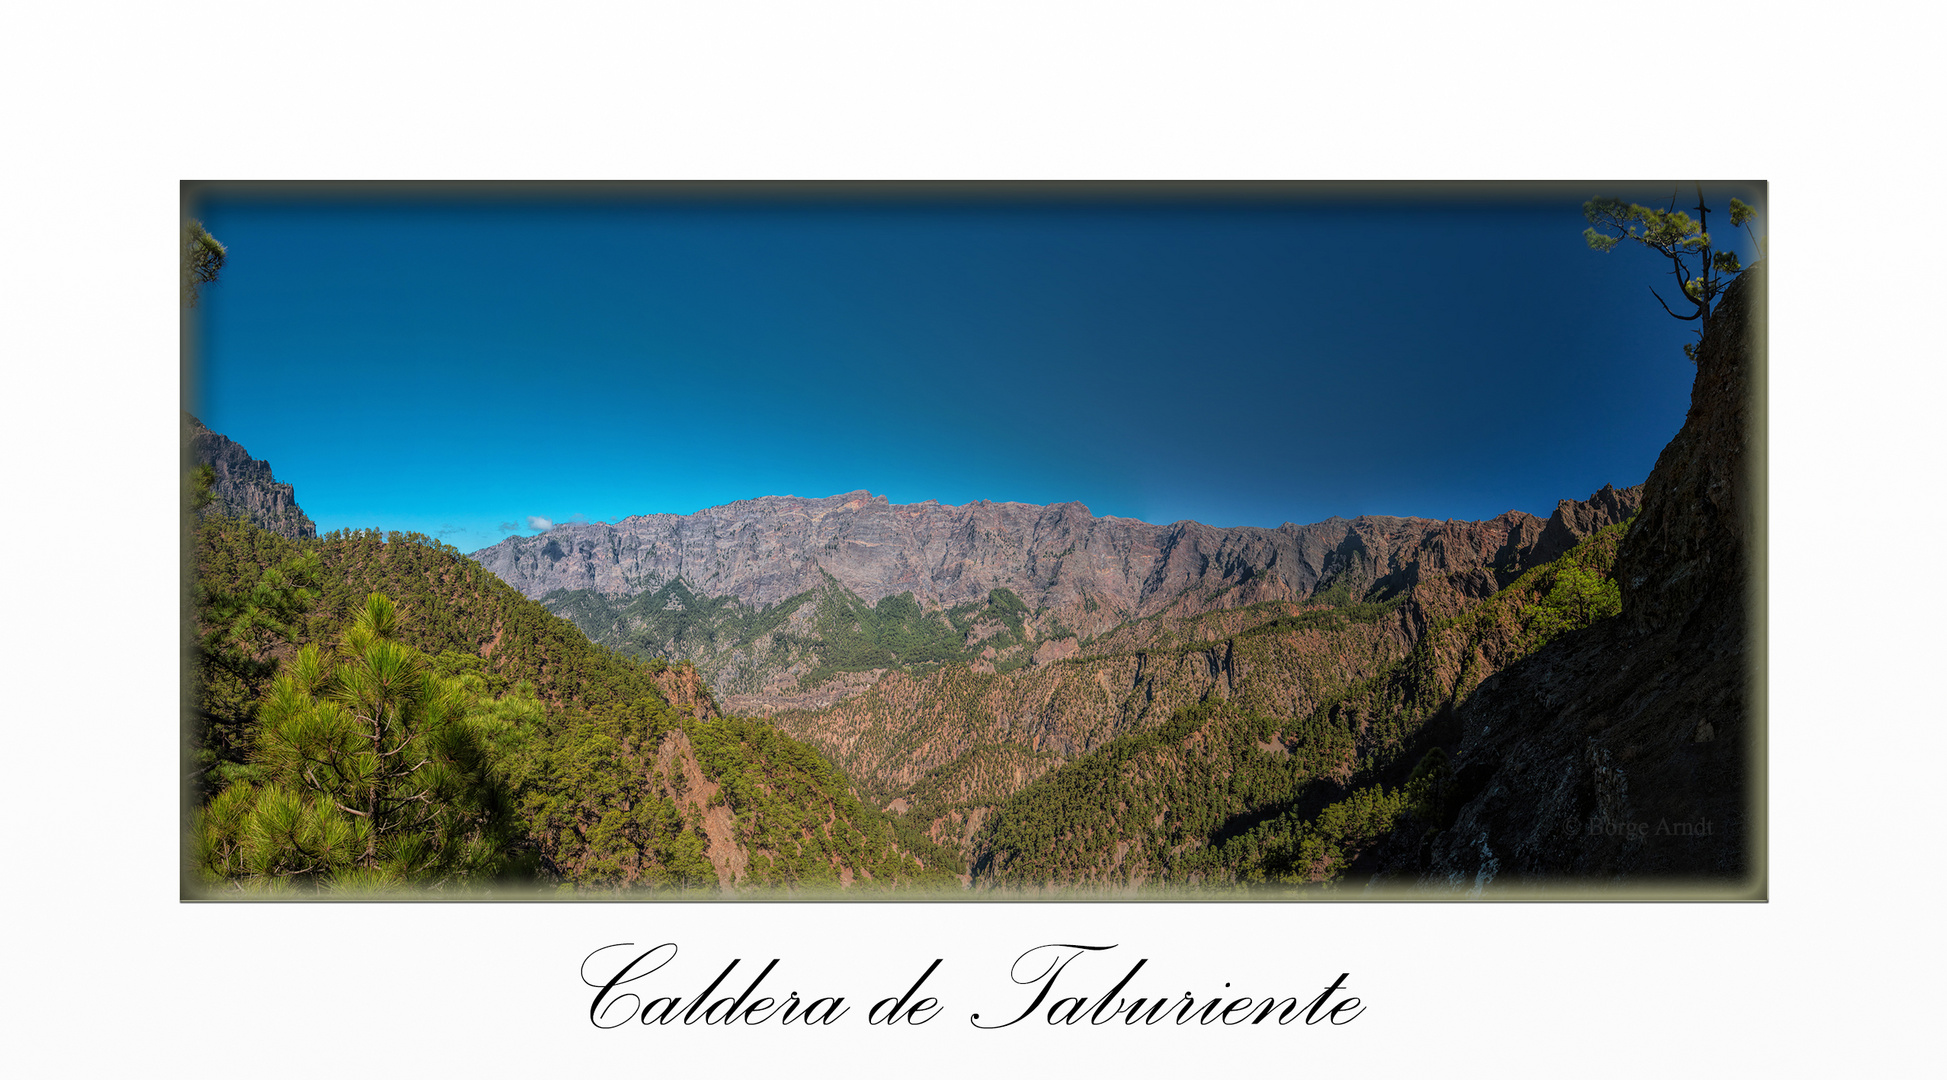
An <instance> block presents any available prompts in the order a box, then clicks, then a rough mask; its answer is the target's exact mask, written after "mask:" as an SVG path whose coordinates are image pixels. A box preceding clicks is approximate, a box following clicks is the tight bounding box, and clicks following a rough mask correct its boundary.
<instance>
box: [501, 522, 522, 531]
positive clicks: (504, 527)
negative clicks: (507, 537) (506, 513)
mask: <svg viewBox="0 0 1947 1080" xmlns="http://www.w3.org/2000/svg"><path fill="white" fill-rule="evenodd" d="M519 529H520V526H519V525H516V524H514V523H513V522H511V521H503V522H501V523H500V531H501V532H504V533H508V532H515V531H517V530H519Z"/></svg>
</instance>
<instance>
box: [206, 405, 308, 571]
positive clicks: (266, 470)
mask: <svg viewBox="0 0 1947 1080" xmlns="http://www.w3.org/2000/svg"><path fill="white" fill-rule="evenodd" d="M182 428H183V446H184V453H185V456H186V459H187V461H188V464H189V466H190V467H191V468H194V467H195V466H198V465H208V466H209V467H210V468H211V469H213V470H214V471H215V472H216V485H215V487H214V488H213V489H212V491H211V494H213V495H214V496H215V497H216V501H215V502H213V503H211V504H210V506H209V507H208V508H207V509H206V510H205V511H204V512H205V513H217V514H228V515H230V516H232V517H240V518H243V519H244V520H246V521H248V522H250V523H251V524H252V525H255V526H257V527H258V528H260V529H263V530H264V531H266V532H273V533H276V534H277V535H279V536H283V537H286V538H288V539H291V540H309V539H312V538H314V537H316V536H317V535H318V527H317V526H316V525H314V524H312V522H311V519H310V518H308V517H306V516H305V514H304V511H303V510H300V509H298V505H297V497H296V495H295V494H294V493H293V491H292V489H291V485H289V484H280V483H278V482H277V478H276V477H275V476H272V475H271V471H270V462H268V461H259V460H257V459H256V458H253V457H251V456H250V454H249V452H248V451H246V450H245V449H244V448H243V447H242V446H239V445H238V444H236V443H235V442H232V441H231V440H229V439H227V438H225V437H223V436H222V435H218V434H217V433H216V432H214V431H211V430H210V429H209V428H206V427H204V426H203V423H202V421H200V420H198V419H196V418H195V417H193V416H191V415H189V414H188V413H184V414H183V416H182Z"/></svg>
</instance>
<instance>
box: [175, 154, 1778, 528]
mask: <svg viewBox="0 0 1947 1080" xmlns="http://www.w3.org/2000/svg"><path fill="white" fill-rule="evenodd" d="M1669 190H1670V187H1669V185H1662V186H1661V191H1662V200H1667V198H1668V193H1669ZM1598 193H1600V194H1609V193H1616V194H1622V195H1625V196H1630V197H1636V198H1639V199H1642V200H1644V201H1648V200H1649V199H1651V198H1656V197H1657V196H1656V186H1654V185H1651V186H1649V187H1647V188H1641V189H1636V190H1623V189H1619V188H1618V187H1617V186H1616V185H1591V186H1590V190H1588V191H1586V192H1581V191H1578V192H1576V193H1574V194H1571V195H1564V194H1562V193H1561V192H1560V191H1547V192H1541V191H1531V192H1530V193H1528V195H1526V196H1524V197H1520V198H1512V197H1508V194H1507V193H1505V192H1504V193H1503V194H1502V195H1501V196H1500V197H1496V198H1449V199H1447V200H1445V201H1440V202H1435V201H1429V200H1427V199H1425V198H1414V199H1398V198H1380V197H1374V198H1368V199H1365V200H1363V201H1359V202H1352V201H1346V200H1344V199H1320V198H1316V197H1313V198H1286V199H1263V198H1250V199H1238V198H1200V199H1186V198H1184V197H1181V196H1169V197H1151V198H1133V199H1132V198H1115V199H1111V198H1106V197H1103V198H1084V199H1045V198H1044V199H1039V200H1030V199H1026V198H1022V197H1009V198H986V199H964V198H963V199H932V200H920V199H912V198H893V197H887V196H884V195H871V194H866V195H859V196H854V197H850V198H805V197H798V198H782V197H766V198H757V199H752V198H723V197H717V198H702V197H697V196H694V195H683V196H672V195H662V196H658V197H645V198H637V199H603V200H590V199H575V200H561V199H556V200H552V201H550V200H547V199H543V198H539V197H532V196H531V197H525V198H502V199H492V200H487V199H471V198H455V197H453V195H452V194H451V193H445V194H441V195H436V196H434V197H431V198H424V199H410V200H401V199H398V198H390V199H386V200H378V199H374V198H370V197H365V198H321V197H318V196H315V195H307V196H302V197H292V196H290V195H288V194H271V195H266V194H263V193H256V194H242V193H232V194H229V195H218V196H212V197H208V198H206V199H204V201H203V202H202V204H201V205H200V206H199V207H198V213H200V215H201V216H202V218H203V220H204V222H205V224H206V225H207V226H208V227H209V229H210V231H211V232H212V233H213V234H214V235H216V236H217V237H218V238H219V239H221V240H222V241H223V242H224V243H225V244H227V245H228V247H229V251H230V256H229V261H228V263H227V265H226V266H225V267H224V270H223V275H222V279H221V280H220V281H219V282H217V283H216V284H215V285H213V286H210V287H209V288H208V289H207V290H206V292H205V298H204V301H203V303H202V305H201V306H200V307H199V308H197V309H195V311H194V313H193V317H195V318H197V319H198V320H199V322H198V328H199V333H200V348H199V350H198V355H199V358H200V363H199V364H198V366H197V369H196V370H197V375H196V376H195V378H194V379H193V380H192V382H191V383H190V385H187V386H186V387H185V400H184V407H185V408H188V409H189V410H190V411H191V412H193V413H195V414H196V415H197V416H199V417H200V418H201V419H202V420H203V421H204V422H205V423H207V424H208V425H209V426H210V427H211V428H212V429H214V430H216V431H220V432H222V433H223V434H225V435H228V436H230V437H231V438H233V439H236V440H237V441H238V442H240V443H242V444H243V445H244V446H245V447H246V448H247V449H248V450H249V451H250V453H252V454H253V455H255V456H257V457H260V458H265V459H267V460H269V461H270V462H271V464H272V467H273V468H274V469H275V471H276V474H277V476H278V478H279V479H280V480H283V481H285V482H287V483H291V484H293V485H295V487H296V492H297V498H298V502H299V504H300V505H301V506H303V507H304V509H305V510H306V512H307V513H309V514H310V515H311V517H312V518H313V519H314V520H316V521H317V523H318V525H319V527H320V529H323V530H329V529H334V528H341V527H363V526H379V527H383V528H389V529H412V530H415V531H419V532H424V533H428V534H434V535H440V536H442V537H443V538H444V539H446V540H447V541H448V542H450V543H453V544H455V545H456V546H458V547H459V548H460V549H461V550H464V551H471V550H474V549H477V548H480V547H483V546H486V545H488V544H491V543H494V542H496V541H498V540H499V539H501V538H502V537H503V536H505V535H507V531H508V529H507V526H508V525H513V526H517V527H518V529H517V531H519V532H522V533H530V532H532V531H534V529H533V528H531V527H529V525H528V520H527V519H528V518H529V517H530V516H535V517H541V518H546V519H548V520H551V521H556V522H559V521H565V520H570V519H572V518H574V517H576V516H581V517H583V518H586V519H587V520H610V521H612V520H617V519H619V518H622V517H626V516H628V515H631V514H641V513H652V512H674V513H687V512H691V511H694V510H697V509H700V508H702V507H705V506H711V505H717V504H720V503H724V502H728V501H731V500H733V499H740V498H750V497H753V496H758V495H769V494H796V495H806V496H821V495H830V494H835V493H839V492H844V491H850V490H854V489H859V488H865V489H869V490H871V491H872V492H874V493H877V494H881V495H885V496H887V497H889V498H890V499H892V501H894V502H918V501H922V500H925V499H938V500H940V501H942V502H945V503H964V502H969V501H973V500H977V499H993V500H997V501H998V500H1015V501H1021V502H1032V503H1048V502H1059V501H1066V500H1079V501H1081V502H1083V503H1086V504H1087V505H1088V506H1089V508H1090V509H1091V510H1093V511H1094V512H1095V513H1097V514H1117V515H1122V516H1127V517H1135V518H1142V519H1145V520H1149V521H1159V522H1167V521H1173V520H1177V519H1181V518H1190V519H1194V520H1198V521H1204V522H1208V523H1210V524H1213V525H1244V524H1251V525H1277V524H1279V523H1280V522H1284V521H1295V522H1309V521H1317V520H1322V519H1324V518H1327V517H1330V516H1332V515H1335V514H1336V515H1341V516H1346V517H1350V516H1353V515H1356V514H1362V513H1380V514H1400V515H1419V516H1426V517H1440V518H1445V517H1454V518H1483V517H1490V516H1492V515H1494V514H1497V513H1500V512H1501V511H1503V510H1507V509H1521V510H1527V511H1530V512H1533V513H1537V514H1543V515H1545V514H1547V513H1548V512H1549V511H1550V510H1552V508H1553V507H1554V504H1555V502H1556V500H1558V499H1562V498H1581V497H1585V496H1587V495H1588V494H1589V493H1590V492H1591V491H1593V490H1595V489H1596V488H1599V487H1601V486H1602V485H1603V484H1605V483H1614V484H1616V485H1618V486H1622V485H1627V484H1634V483H1639V482H1641V481H1642V480H1643V478H1644V477H1645V476H1646V475H1647V474H1648V472H1649V469H1650V467H1651V465H1652V464H1654V462H1655V459H1656V455H1657V452H1658V451H1659V450H1661V448H1662V447H1663V445H1664V444H1665V443H1666V442H1668V441H1669V439H1670V437H1671V436H1672V435H1673V434H1675V432H1676V430H1677V428H1678V427H1679V426H1680V425H1681V424H1682V421H1683V416H1684V412H1685V409H1686V408H1687V406H1688V401H1689V390H1690V381H1691V375H1692V371H1693V369H1692V367H1691V365H1690V363H1689V361H1687V360H1686V359H1685V358H1684V356H1683V353H1682V344H1683V343H1684V342H1685V341H1687V340H1692V338H1691V337H1690V334H1691V332H1692V328H1693V325H1694V324H1689V323H1680V322H1677V321H1675V320H1673V319H1671V318H1669V317H1668V316H1667V315H1665V314H1663V312H1662V311H1661V309H1659V308H1658V307H1657V305H1656V302H1655V301H1654V300H1653V299H1652V298H1651V296H1650V295H1649V292H1648V290H1647V286H1650V285H1655V286H1657V287H1659V288H1660V289H1662V290H1663V292H1664V295H1665V296H1666V297H1674V296H1675V290H1674V288H1673V286H1672V285H1671V283H1670V279H1669V278H1668V277H1667V276H1666V274H1665V272H1666V270H1667V264H1660V262H1659V260H1658V259H1657V258H1656V257H1655V256H1653V255H1651V254H1650V253H1648V252H1646V251H1643V250H1642V249H1640V248H1629V249H1622V248H1619V249H1618V250H1617V251H1615V252H1613V253H1611V254H1607V255H1602V254H1597V253H1595V252H1592V251H1589V250H1588V249H1587V248H1586V247H1585V246H1584V245H1583V242H1582V238H1581V235H1580V234H1581V230H1582V228H1583V227H1584V224H1585V222H1584V221H1583V220H1582V215H1581V202H1582V200H1583V199H1585V198H1587V197H1588V196H1590V195H1594V194H1598ZM1706 193H1707V195H1709V197H1710V204H1711V206H1712V208H1713V210H1715V211H1717V212H1718V213H1717V214H1716V215H1713V218H1712V224H1713V225H1714V226H1719V227H1717V228H1714V229H1713V234H1714V235H1715V236H1716V237H1717V238H1718V239H1719V241H1720V242H1722V241H1723V240H1725V239H1726V238H1728V237H1729V236H1730V234H1731V230H1730V229H1729V220H1728V213H1727V212H1726V211H1727V204H1728V198H1727V196H1728V194H1730V193H1731V192H1730V190H1729V189H1724V188H1718V189H1715V190H1713V189H1710V188H1707V189H1706ZM1739 193H1740V194H1741V195H1742V197H1744V198H1746V199H1750V198H1753V197H1754V196H1753V195H1752V194H1751V193H1749V192H1745V191H1740V192H1739ZM1660 201H1661V200H1660ZM1690 201H1691V202H1693V203H1694V201H1695V199H1694V196H1693V197H1692V198H1691V200H1690ZM1760 224H1761V223H1760ZM1758 231H1759V233H1760V235H1762V231H1763V230H1762V228H1761V227H1760V228H1759V230H1758ZM1738 240H1740V241H1743V237H1742V236H1739V237H1738ZM1737 246H1738V249H1739V250H1740V252H1741V254H1742V255H1743V256H1744V258H1745V259H1746V261H1747V262H1748V261H1750V258H1751V252H1750V249H1749V244H1748V242H1741V243H1740V244H1739V245H1737Z"/></svg>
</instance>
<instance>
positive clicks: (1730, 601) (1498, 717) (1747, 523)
mask: <svg viewBox="0 0 1947 1080" xmlns="http://www.w3.org/2000/svg"><path fill="white" fill-rule="evenodd" d="M1762 275H1763V269H1762V267H1757V268H1753V269H1752V270H1751V271H1750V272H1747V273H1746V274H1745V275H1744V276H1743V277H1741V278H1740V279H1739V280H1738V281H1737V282H1736V283H1735V284H1734V285H1733V286H1732V287H1731V289H1730V290H1729V291H1728V292H1727V293H1726V295H1725V298H1724V300H1723V303H1722V306H1721V307H1720V308H1719V310H1718V312H1717V313H1716V315H1715V316H1714V318H1713V321H1712V326H1711V332H1710V335H1709V336H1708V337H1707V338H1706V339H1705V340H1704V341H1703V342H1701V343H1700V345H1699V349H1698V369H1697V379H1696V384H1695V388H1694V389H1693V391H1692V394H1691V406H1690V413H1689V416H1688V418H1687V419H1686V420H1685V422H1684V426H1683V429H1682V431H1681V432H1679V433H1678V435H1677V437H1676V438H1675V439H1673V440H1672V441H1671V442H1670V444H1669V446H1668V447H1667V448H1666V449H1665V450H1664V451H1663V454H1662V456H1661V457H1660V458H1659V459H1658V460H1657V464H1656V468H1655V471H1653V472H1652V473H1651V474H1650V477H1649V480H1648V482H1647V483H1646V484H1645V485H1644V490H1643V496H1642V510H1641V512H1640V513H1639V514H1638V516H1637V517H1636V520H1635V523H1634V524H1633V525H1632V527H1631V529H1630V531H1629V535H1628V536H1627V538H1626V539H1625V540H1624V541H1623V544H1622V547H1621V550H1620V552H1619V555H1618V558H1617V562H1616V578H1617V580H1618V582H1619V584H1620V587H1621V592H1622V602H1623V611H1622V614H1621V615H1620V616H1619V617H1617V618H1614V619H1609V620H1605V621H1603V622H1601V623H1598V624H1596V625H1595V626H1592V627H1590V628H1589V629H1587V630H1584V631H1581V632H1578V633H1573V634H1569V635H1567V636H1564V637H1563V638H1561V639H1559V640H1557V641H1556V642H1554V643H1553V644H1551V645H1549V646H1547V647H1545V648H1543V649H1542V650H1541V651H1539V652H1537V653H1536V654H1535V655H1534V656H1532V657H1530V658H1529V659H1527V660H1525V661H1523V662H1520V663H1517V664H1515V665H1513V666H1511V667H1509V668H1508V669H1507V670H1505V671H1503V672H1501V673H1500V674H1499V675H1497V676H1495V677H1494V678H1491V679H1489V680H1487V682H1485V683H1483V684H1482V686H1481V687H1480V690H1479V691H1478V693H1476V694H1475V695H1474V696H1473V697H1472V698H1471V699H1469V700H1468V701H1467V703H1466V704H1465V705H1463V706H1462V707H1461V708H1460V710H1459V711H1458V714H1457V715H1458V723H1459V728H1460V731H1461V735H1460V738H1459V744H1458V748H1457V754H1456V755H1455V759H1454V765H1455V779H1454V782H1455V783H1456V784H1457V786H1458V788H1459V791H1460V794H1461V795H1462V796H1463V797H1464V799H1465V800H1466V801H1465V803H1464V805H1463V806H1462V807H1461V809H1460V812H1459V815H1458V817H1457V818H1456V819H1455V820H1454V822H1453V824H1452V826H1451V827H1449V828H1447V829H1446V830H1444V831H1443V832H1442V833H1440V834H1439V835H1438V836H1437V837H1435V838H1434V839H1433V841H1432V842H1431V844H1430V845H1428V846H1427V847H1425V848H1424V849H1422V851H1421V854H1420V855H1419V856H1418V859H1417V861H1418V866H1417V868H1416V869H1417V872H1418V874H1419V880H1420V883H1421V885H1422V886H1423V887H1432V888H1436V889H1453V890H1472V889H1475V888H1476V887H1478V886H1484V885H1486V884H1488V883H1490V882H1496V883H1499V884H1502V885H1506V884H1509V883H1520V884H1525V885H1530V886H1558V887H1578V886H1584V885H1588V884H1591V883H1596V884H1599V883H1603V882H1613V881H1632V882H1646V881H1657V880H1663V881H1672V882H1678V881H1689V880H1698V879H1704V880H1715V881H1718V882H1730V881H1737V880H1739V879H1743V878H1744V877H1745V876H1746V875H1748V874H1750V873H1751V872H1752V871H1753V869H1754V865H1755V862H1754V858H1753V852H1754V851H1755V850H1756V848H1755V845H1756V844H1758V843H1760V842H1761V841H1760V839H1759V838H1757V837H1756V836H1754V834H1753V831H1752V830H1753V825H1752V822H1751V820H1750V819H1749V813H1748V806H1747V794H1748V790H1749V789H1748V784H1749V777H1748V769H1749V762H1750V757H1751V748H1752V746H1753V745H1754V743H1753V731H1752V723H1753V717H1752V715H1751V712H1750V701H1749V686H1750V681H1749V680H1750V678H1751V673H1752V665H1753V662H1754V660H1755V659H1756V656H1755V653H1754V650H1753V648H1752V646H1751V642H1750V638H1749V636H1748V632H1747V631H1748V628H1747V626H1746V613H1747V610H1748V605H1749V602H1750V594H1749V589H1750V584H1751V582H1750V576H1749V575H1750V557H1749V551H1750V545H1751V543H1752V541H1753V530H1754V528H1755V523H1754V520H1753V501H1752V491H1753V484H1754V482H1755V480H1754V477H1753V475H1752V470H1751V468H1750V458H1749V449H1750V444H1749V424H1748V410H1749V407H1750V406H1749V402H1750V376H1751V369H1752V365H1753V363H1754V362H1758V363H1761V362H1762V333H1763V326H1764V323H1763V314H1762V306H1763V297H1764V278H1763V276H1762ZM1601 497H1602V496H1601V493H1598V499H1600V498H1601ZM1575 518H1576V515H1575V513H1574V512H1564V511H1562V510H1558V511H1557V512H1556V516H1555V519H1554V520H1551V521H1550V523H1549V527H1550V529H1553V528H1554V527H1555V525H1556V524H1557V522H1559V523H1560V524H1561V525H1562V527H1563V528H1565V529H1569V528H1577V527H1582V523H1581V522H1579V521H1577V520H1575ZM1400 869H1412V868H1408V867H1400Z"/></svg>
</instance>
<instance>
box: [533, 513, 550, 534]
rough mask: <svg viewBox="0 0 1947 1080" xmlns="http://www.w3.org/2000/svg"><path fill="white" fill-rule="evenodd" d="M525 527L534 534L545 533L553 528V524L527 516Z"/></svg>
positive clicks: (536, 516)
mask: <svg viewBox="0 0 1947 1080" xmlns="http://www.w3.org/2000/svg"><path fill="white" fill-rule="evenodd" d="M527 527H528V528H530V529H533V530H535V531H536V532H547V531H548V530H549V529H552V528H554V522H552V521H549V520H548V519H547V518H544V517H540V516H538V515H535V514H529V515H528V516H527Z"/></svg>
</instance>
